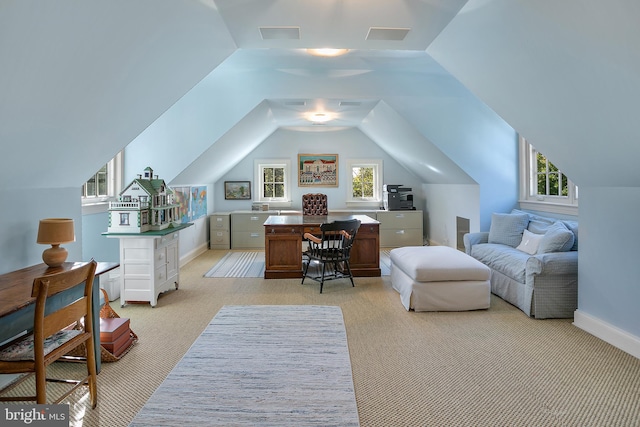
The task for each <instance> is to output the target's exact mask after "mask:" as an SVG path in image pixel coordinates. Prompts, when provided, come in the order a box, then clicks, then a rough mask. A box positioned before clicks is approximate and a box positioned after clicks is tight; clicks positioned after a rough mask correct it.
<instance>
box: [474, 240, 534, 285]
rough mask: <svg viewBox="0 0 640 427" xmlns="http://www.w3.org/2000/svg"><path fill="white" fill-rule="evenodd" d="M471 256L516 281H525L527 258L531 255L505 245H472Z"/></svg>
mask: <svg viewBox="0 0 640 427" xmlns="http://www.w3.org/2000/svg"><path fill="white" fill-rule="evenodd" d="M471 256H472V257H474V258H475V259H477V260H478V261H480V262H482V263H483V264H484V265H486V266H487V267H490V268H491V269H493V270H496V271H499V272H500V273H502V274H504V275H505V276H508V277H510V278H512V279H513V280H515V281H516V282H518V283H525V276H526V274H525V271H526V266H527V260H528V259H529V257H531V255H529V254H527V253H524V252H522V251H519V250H518V249H516V248H512V247H510V246H506V245H500V244H493V243H483V244H481V245H473V248H472V249H471Z"/></svg>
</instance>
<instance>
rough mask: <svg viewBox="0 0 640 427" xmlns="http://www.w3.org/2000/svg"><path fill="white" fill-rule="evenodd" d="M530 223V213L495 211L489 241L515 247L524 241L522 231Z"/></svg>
mask: <svg viewBox="0 0 640 427" xmlns="http://www.w3.org/2000/svg"><path fill="white" fill-rule="evenodd" d="M528 224H529V215H527V214H526V213H522V214H504V213H494V214H492V215H491V226H490V227H489V243H498V244H503V245H508V246H511V247H512V248H515V247H516V246H518V245H519V244H520V242H521V241H522V232H523V231H524V229H525V228H527V225H528Z"/></svg>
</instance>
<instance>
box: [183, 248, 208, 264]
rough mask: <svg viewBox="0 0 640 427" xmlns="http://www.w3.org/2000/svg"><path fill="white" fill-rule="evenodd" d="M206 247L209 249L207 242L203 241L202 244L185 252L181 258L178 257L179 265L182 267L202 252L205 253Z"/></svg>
mask: <svg viewBox="0 0 640 427" xmlns="http://www.w3.org/2000/svg"><path fill="white" fill-rule="evenodd" d="M208 249H209V244H208V243H203V244H202V245H200V246H198V247H197V248H195V249H193V250H192V251H190V252H189V253H187V254H185V255H184V256H183V257H182V258H180V267H183V266H184V265H185V264H187V263H189V262H191V261H193V260H194V259H196V258H197V257H198V256H199V255H202V254H203V253H205V252H206V251H207V250H208Z"/></svg>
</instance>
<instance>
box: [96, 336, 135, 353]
mask: <svg viewBox="0 0 640 427" xmlns="http://www.w3.org/2000/svg"><path fill="white" fill-rule="evenodd" d="M132 339H133V337H132V336H131V334H122V335H121V336H120V337H118V339H116V340H115V341H114V342H103V343H101V345H102V346H103V347H104V348H105V349H107V350H108V351H109V353H111V354H113V355H114V356H116V357H117V356H119V353H121V352H122V351H124V349H126V348H127V347H128V346H129V344H130V343H131V340H132Z"/></svg>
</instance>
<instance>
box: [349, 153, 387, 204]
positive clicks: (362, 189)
mask: <svg viewBox="0 0 640 427" xmlns="http://www.w3.org/2000/svg"><path fill="white" fill-rule="evenodd" d="M347 171H348V173H349V174H350V175H349V179H348V180H347V184H348V185H347V200H346V201H347V203H373V204H375V205H379V204H380V202H381V201H382V160H379V159H366V160H363V159H351V160H348V161H347Z"/></svg>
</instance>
